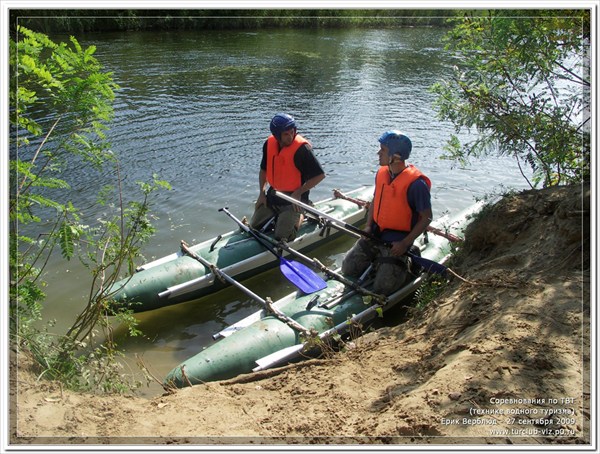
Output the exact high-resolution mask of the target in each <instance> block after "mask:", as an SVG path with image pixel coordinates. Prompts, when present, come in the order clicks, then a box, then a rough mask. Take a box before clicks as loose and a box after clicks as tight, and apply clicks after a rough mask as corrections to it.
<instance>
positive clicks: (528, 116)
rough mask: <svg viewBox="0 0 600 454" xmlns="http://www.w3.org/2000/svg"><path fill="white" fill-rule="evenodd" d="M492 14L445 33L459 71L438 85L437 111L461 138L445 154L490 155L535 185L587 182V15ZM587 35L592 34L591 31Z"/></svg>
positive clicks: (472, 18) (464, 156)
mask: <svg viewBox="0 0 600 454" xmlns="http://www.w3.org/2000/svg"><path fill="white" fill-rule="evenodd" d="M512 13H513V14H510V15H509V14H508V13H507V12H506V11H504V12H502V11H492V12H489V13H488V14H487V15H481V16H479V17H475V16H473V15H472V14H469V13H467V14H465V15H464V17H463V18H461V19H457V20H456V21H455V22H456V25H455V27H454V28H453V29H452V30H451V31H450V32H449V33H448V34H447V37H446V43H447V49H448V50H450V51H452V52H454V53H456V55H457V57H458V58H459V59H460V64H459V65H458V66H456V67H455V69H454V76H453V78H452V80H449V81H444V82H440V83H437V84H435V85H434V86H433V87H432V91H433V92H434V93H435V94H436V95H437V96H438V98H437V100H436V103H435V105H436V108H437V109H438V112H439V116H440V118H441V119H443V120H449V121H451V122H452V123H453V124H454V125H455V127H456V131H457V133H458V132H459V131H461V130H462V129H463V128H475V129H476V130H477V131H478V132H479V136H478V138H477V139H476V140H474V141H472V142H469V143H465V144H461V143H460V141H459V139H458V138H457V137H456V136H452V137H451V138H450V140H449V142H448V144H447V148H446V151H447V152H448V153H449V156H450V157H451V158H453V159H458V160H460V161H463V162H464V161H465V160H466V159H467V158H468V157H470V156H479V155H481V154H484V153H488V152H490V151H497V152H498V153H500V154H503V155H509V156H513V157H515V158H516V159H517V160H518V162H519V165H520V166H522V165H526V166H529V167H531V169H532V170H533V185H532V186H534V185H537V184H538V183H540V182H541V183H542V184H543V185H544V186H550V185H555V184H560V183H569V182H574V181H580V180H581V179H583V178H587V177H588V176H589V163H590V145H589V143H590V142H589V128H590V124H589V123H590V104H589V102H590V101H589V99H590V98H589V88H590V79H589V53H588V52H589V44H590V43H589V34H586V24H587V23H589V14H586V12H584V11H567V12H565V11H552V10H550V11H542V12H536V13H535V14H533V15H532V14H531V13H527V12H518V11H517V12H512ZM588 30H589V29H588Z"/></svg>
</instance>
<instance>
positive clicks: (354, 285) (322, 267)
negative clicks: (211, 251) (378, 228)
mask: <svg viewBox="0 0 600 454" xmlns="http://www.w3.org/2000/svg"><path fill="white" fill-rule="evenodd" d="M223 211H225V213H226V214H227V215H228V216H230V217H231V218H232V219H233V220H234V221H236V222H237V223H238V224H240V226H241V227H242V228H247V229H251V228H250V227H248V226H247V225H246V224H244V223H243V222H241V221H240V220H239V219H237V218H236V217H235V216H234V215H233V214H231V213H230V212H229V211H227V209H226V208H225V209H223ZM252 230H253V229H252ZM251 233H253V234H255V235H258V236H260V238H262V240H263V241H267V242H269V243H271V244H275V245H277V246H279V247H280V248H281V249H283V250H284V251H286V252H288V253H289V254H291V255H293V256H294V257H296V258H298V259H300V260H302V261H303V262H304V263H308V264H309V265H310V266H311V267H312V268H313V269H316V270H319V271H321V272H323V273H324V274H326V275H327V276H329V277H330V278H332V279H335V280H336V281H339V282H341V283H342V284H344V285H346V286H348V287H351V288H353V289H354V290H357V291H358V292H360V293H361V294H363V295H366V296H371V297H372V298H374V299H376V300H377V301H385V300H386V296H385V295H380V294H378V293H373V292H371V291H369V290H367V289H366V288H364V287H361V286H360V285H359V283H358V282H354V281H351V280H350V279H347V278H346V277H345V276H343V275H341V274H340V273H338V272H336V271H334V270H332V269H330V268H327V267H326V266H325V265H323V264H322V263H321V262H320V261H319V260H317V259H316V258H315V259H311V258H310V257H307V256H306V255H304V254H302V253H301V252H299V251H297V250H295V249H293V248H291V247H290V246H289V245H288V244H286V243H285V242H283V241H281V242H277V241H276V240H275V239H273V238H271V237H270V236H268V235H265V234H264V233H262V232H260V231H256V230H253V232H251Z"/></svg>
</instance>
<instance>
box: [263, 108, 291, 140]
mask: <svg viewBox="0 0 600 454" xmlns="http://www.w3.org/2000/svg"><path fill="white" fill-rule="evenodd" d="M290 128H294V129H295V128H296V120H294V117H292V116H291V115H288V114H286V113H278V114H277V115H275V116H274V117H273V118H272V119H271V124H270V125H269V129H271V134H273V135H274V136H275V138H276V139H277V140H280V139H281V133H282V132H284V131H287V130H288V129H290Z"/></svg>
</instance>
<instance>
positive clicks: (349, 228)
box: [275, 191, 448, 274]
mask: <svg viewBox="0 0 600 454" xmlns="http://www.w3.org/2000/svg"><path fill="white" fill-rule="evenodd" d="M275 195H276V196H277V197H279V198H281V199H283V200H287V201H288V202H290V203H294V204H296V205H298V206H299V207H300V208H302V209H304V210H306V211H308V212H309V213H312V214H314V215H315V216H318V217H320V218H322V219H325V220H327V221H329V222H330V223H332V224H333V225H334V227H336V228H338V229H339V230H343V231H345V232H348V233H350V234H351V235H354V236H356V237H358V238H361V237H362V238H366V239H369V240H372V241H375V242H376V243H379V244H383V245H384V246H387V247H390V246H391V245H390V244H389V243H386V242H385V241H383V240H381V239H380V238H377V237H376V236H375V235H372V234H370V233H368V232H365V231H364V230H361V229H359V228H356V227H354V226H353V225H352V224H347V223H345V222H344V221H341V220H339V219H336V218H334V217H332V216H329V215H328V214H325V213H323V212H321V211H319V210H317V209H316V208H314V207H312V206H310V205H307V204H306V203H304V202H301V201H299V200H296V199H294V198H293V197H290V196H288V195H286V194H283V193H281V192H279V191H275ZM406 255H408V256H409V257H410V258H411V259H412V260H413V262H415V263H416V264H418V265H419V266H421V267H422V268H424V269H425V271H426V272H428V273H435V274H445V273H446V270H447V269H448V268H446V267H445V266H444V265H442V264H440V263H437V262H434V261H433V260H429V259H426V258H424V257H420V256H418V255H415V254H413V253H412V252H406Z"/></svg>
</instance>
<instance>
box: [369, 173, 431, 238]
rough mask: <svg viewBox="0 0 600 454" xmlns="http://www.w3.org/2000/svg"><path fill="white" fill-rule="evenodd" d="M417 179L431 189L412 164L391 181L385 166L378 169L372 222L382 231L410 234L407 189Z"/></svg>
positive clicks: (426, 179) (425, 178)
mask: <svg viewBox="0 0 600 454" xmlns="http://www.w3.org/2000/svg"><path fill="white" fill-rule="evenodd" d="M419 178H421V179H423V180H424V181H425V183H427V186H428V187H429V188H431V180H429V178H427V177H426V176H425V175H424V174H423V173H421V171H420V170H419V169H417V168H416V167H415V166H413V165H412V164H409V165H408V166H407V167H406V168H405V169H404V170H403V171H402V172H401V173H400V174H399V175H398V176H396V178H394V179H393V180H392V177H391V175H390V171H389V169H388V167H387V166H382V167H380V168H379V170H378V171H377V176H376V177H375V197H374V198H373V220H374V221H375V222H376V223H377V225H378V226H379V228H380V229H381V230H382V231H383V230H386V229H389V230H398V231H400V232H410V230H411V228H412V226H411V221H412V215H413V213H412V209H411V208H410V205H409V203H408V187H409V186H410V185H411V184H412V183H413V182H414V181H416V180H417V179H419Z"/></svg>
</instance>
